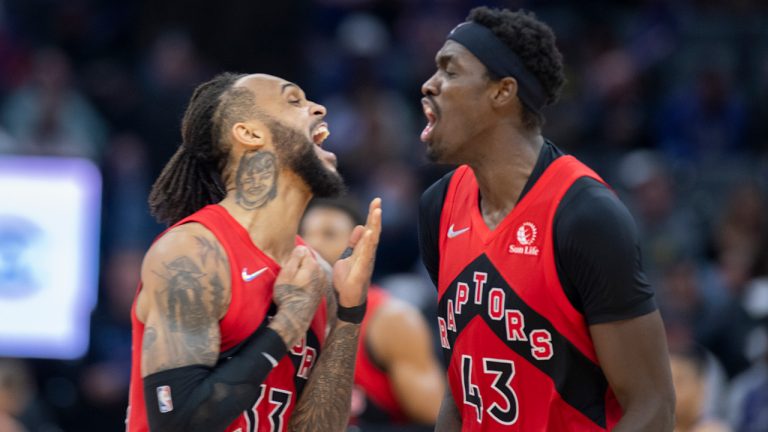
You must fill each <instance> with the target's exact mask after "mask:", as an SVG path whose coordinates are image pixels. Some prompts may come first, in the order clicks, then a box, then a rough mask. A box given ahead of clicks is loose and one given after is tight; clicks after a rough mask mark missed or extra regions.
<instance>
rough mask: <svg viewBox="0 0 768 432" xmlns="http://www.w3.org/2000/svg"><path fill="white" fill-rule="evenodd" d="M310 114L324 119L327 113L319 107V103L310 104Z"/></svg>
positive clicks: (322, 107)
mask: <svg viewBox="0 0 768 432" xmlns="http://www.w3.org/2000/svg"><path fill="white" fill-rule="evenodd" d="M310 112H311V113H312V115H314V116H320V117H325V114H326V113H327V112H328V111H327V110H326V109H325V107H324V106H322V105H320V104H319V103H314V102H313V103H312V106H311V107H310Z"/></svg>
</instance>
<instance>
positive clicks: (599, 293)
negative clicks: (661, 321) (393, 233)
mask: <svg viewBox="0 0 768 432" xmlns="http://www.w3.org/2000/svg"><path fill="white" fill-rule="evenodd" d="M562 155H563V152H562V151H560V149H558V148H557V147H555V145H554V144H551V143H549V142H547V143H546V144H544V146H542V149H541V152H540V153H539V157H538V160H537V161H536V165H535V166H534V168H533V171H532V172H531V176H530V177H529V178H528V181H527V182H526V184H525V186H524V187H523V191H522V193H521V194H520V197H519V198H518V202H519V201H520V199H522V198H523V196H525V194H526V193H528V191H530V189H531V187H533V185H534V184H535V183H536V181H537V180H538V179H539V177H541V175H542V174H543V173H544V170H545V169H546V168H547V167H548V166H549V165H550V164H551V163H552V162H553V161H554V160H555V159H557V158H558V157H560V156H562ZM452 176H453V171H452V172H450V173H448V174H446V175H445V176H444V177H443V178H441V179H440V180H438V181H437V182H435V183H434V184H433V185H432V186H430V187H429V188H428V189H427V190H426V191H425V192H424V194H423V195H422V197H421V202H420V206H419V247H420V249H421V257H422V260H423V261H424V265H425V267H426V268H427V271H428V272H429V275H430V277H431V278H432V282H434V283H435V285H437V275H438V271H439V269H438V267H439V262H440V251H439V231H440V216H441V213H442V209H443V202H444V201H445V196H446V193H447V191H448V184H449V183H450V180H451V177H452ZM554 225H555V228H554V238H553V241H554V247H555V266H556V268H557V275H558V277H559V279H560V284H561V285H562V287H563V290H564V291H565V295H566V297H567V298H568V300H569V301H570V302H571V304H572V305H573V306H574V308H576V310H578V311H579V312H581V313H582V314H583V315H584V317H585V318H586V321H587V323H588V324H590V325H591V324H599V323H605V322H612V321H620V320H624V319H629V318H634V317H637V316H641V315H645V314H647V313H649V312H652V311H654V310H656V302H655V301H654V299H653V290H652V289H651V287H650V285H649V284H648V280H647V278H646V276H645V272H644V271H643V268H642V264H641V259H640V248H639V246H638V236H637V228H636V226H635V222H634V219H633V218H632V216H631V215H630V213H629V211H628V210H627V208H626V207H625V206H624V204H623V203H622V202H621V201H620V200H619V199H618V197H617V196H616V194H615V193H613V191H611V190H610V189H609V188H608V187H606V186H605V185H604V184H602V183H600V182H598V181H597V180H594V179H591V178H586V177H585V178H580V179H578V180H576V181H575V182H574V184H573V185H572V186H571V187H570V188H569V189H568V191H567V192H566V194H565V196H564V197H563V199H562V200H561V201H560V204H559V205H558V207H557V210H556V212H555V221H554Z"/></svg>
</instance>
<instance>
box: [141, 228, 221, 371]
mask: <svg viewBox="0 0 768 432" xmlns="http://www.w3.org/2000/svg"><path fill="white" fill-rule="evenodd" d="M141 280H142V291H141V293H140V294H139V299H138V303H137V310H136V312H137V314H138V316H139V319H141V320H142V321H143V322H144V341H143V344H142V345H143V346H142V361H141V372H142V376H147V375H151V374H153V373H156V372H159V371H162V370H166V369H172V368H177V367H182V366H189V365H196V364H200V365H205V366H213V365H214V364H215V363H216V359H217V358H218V355H219V342H220V335H219V320H220V319H221V318H222V317H223V316H224V314H225V313H226V310H227V308H228V307H229V299H230V278H229V264H228V261H227V258H226V256H225V254H224V252H223V251H222V249H221V247H220V246H219V244H218V242H217V241H216V239H215V237H213V235H212V234H210V232H208V231H207V230H206V229H205V228H203V227H202V226H201V225H199V224H188V225H184V226H182V227H179V228H176V229H174V230H172V231H170V232H169V233H167V234H166V235H165V236H163V238H161V239H160V240H159V241H157V242H156V243H155V244H154V245H153V246H152V248H151V249H150V250H149V252H147V256H146V257H145V259H144V263H143V265H142V271H141Z"/></svg>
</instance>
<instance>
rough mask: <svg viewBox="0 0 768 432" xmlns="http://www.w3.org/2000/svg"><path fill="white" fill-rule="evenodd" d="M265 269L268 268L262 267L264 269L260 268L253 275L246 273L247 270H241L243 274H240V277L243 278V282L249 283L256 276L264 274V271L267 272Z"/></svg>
mask: <svg viewBox="0 0 768 432" xmlns="http://www.w3.org/2000/svg"><path fill="white" fill-rule="evenodd" d="M267 269H268V267H264V268H262V269H260V270H256V271H255V272H253V273H248V269H246V268H243V273H242V274H241V276H242V277H243V280H244V281H246V282H250V281H252V280H254V279H256V277H257V276H258V275H260V274H262V273H264V272H265V271H267Z"/></svg>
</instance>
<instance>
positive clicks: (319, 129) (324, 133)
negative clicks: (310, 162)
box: [312, 122, 338, 169]
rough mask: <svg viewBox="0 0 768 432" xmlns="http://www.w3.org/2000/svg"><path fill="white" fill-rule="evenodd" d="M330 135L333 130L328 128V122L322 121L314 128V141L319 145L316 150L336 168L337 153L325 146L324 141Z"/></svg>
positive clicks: (321, 157)
mask: <svg viewBox="0 0 768 432" xmlns="http://www.w3.org/2000/svg"><path fill="white" fill-rule="evenodd" d="M330 135H331V131H330V130H328V124H327V123H325V122H323V123H320V124H319V125H317V126H316V127H315V128H314V129H313V130H312V142H314V143H315V145H316V146H317V147H315V152H316V153H317V155H318V157H319V158H320V159H322V160H324V161H325V162H327V163H328V164H329V165H331V166H332V167H333V168H334V169H335V168H336V166H337V164H338V161H337V159H336V155H335V154H333V153H331V152H329V151H328V150H325V149H324V148H323V142H324V141H325V140H326V139H328V137H329V136H330Z"/></svg>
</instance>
